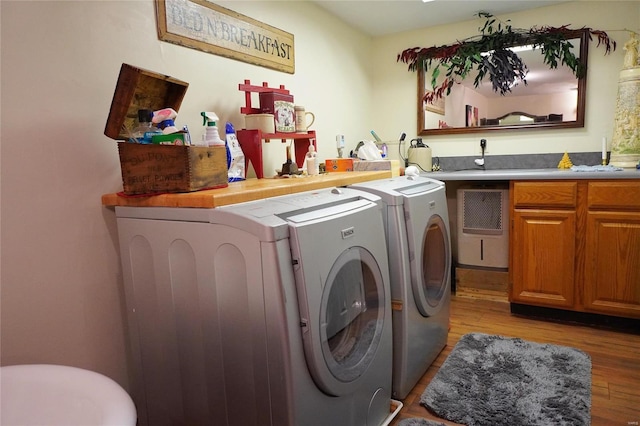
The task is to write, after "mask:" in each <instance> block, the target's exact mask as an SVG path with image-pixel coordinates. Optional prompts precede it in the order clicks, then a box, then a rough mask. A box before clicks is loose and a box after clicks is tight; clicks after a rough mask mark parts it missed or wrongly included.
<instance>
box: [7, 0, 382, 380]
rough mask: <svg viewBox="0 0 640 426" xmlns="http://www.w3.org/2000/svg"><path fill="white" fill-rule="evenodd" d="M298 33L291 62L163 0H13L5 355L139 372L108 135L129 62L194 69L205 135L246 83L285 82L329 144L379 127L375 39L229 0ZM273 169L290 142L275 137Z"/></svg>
mask: <svg viewBox="0 0 640 426" xmlns="http://www.w3.org/2000/svg"><path fill="white" fill-rule="evenodd" d="M218 4H220V5H223V6H226V7H228V8H231V9H233V10H235V11H236V12H239V13H243V14H245V15H247V16H250V17H252V18H254V19H257V20H259V21H261V22H264V23H266V24H269V25H271V26H274V27H276V28H279V29H282V30H284V31H287V32H290V33H292V34H293V35H294V37H295V55H296V64H295V65H296V72H295V74H293V75H291V74H286V73H282V72H278V71H273V70H269V69H267V68H263V67H259V66H255V65H251V64H247V63H244V62H239V61H235V60H231V59H227V58H223V57H220V56H215V55H212V54H208V53H204V52H200V51H197V50H193V49H188V48H184V47H180V46H176V45H173V44H168V43H165V42H161V41H159V40H158V38H157V32H156V21H155V10H154V2H153V1H151V0H144V1H111V0H108V1H79V2H75V1H74V2H72V1H43V2H35V1H28V2H23V1H2V2H0V8H1V9H0V11H1V16H2V26H1V29H2V39H3V41H4V42H3V44H2V99H1V102H2V112H3V115H2V166H1V167H2V201H3V203H2V248H3V249H4V250H3V253H2V283H1V285H2V289H1V290H2V306H1V313H2V321H1V324H2V333H1V334H2V342H1V349H2V358H1V362H2V364H3V365H7V364H16V363H36V362H37V363H60V364H68V365H74V366H78V367H82V368H88V369H92V370H95V371H99V372H102V373H105V374H107V375H109V376H110V377H113V378H114V379H115V380H117V381H118V382H119V383H121V384H123V385H124V386H128V383H127V370H126V366H127V363H126V340H125V325H124V321H123V309H124V301H123V292H122V277H121V270H120V265H119V259H118V248H117V244H118V240H117V233H116V228H115V217H114V212H113V210H111V209H107V208H104V207H102V205H101V201H100V197H101V195H102V194H105V193H111V192H117V191H120V190H121V189H122V183H121V176H120V163H119V160H118V153H117V146H116V142H114V141H113V140H111V139H109V138H107V137H106V136H104V135H103V132H104V126H105V122H106V119H107V115H108V112H109V107H110V105H111V99H112V96H113V91H114V88H115V84H116V80H117V77H118V72H119V70H120V66H121V64H122V63H123V62H124V63H128V64H132V65H135V66H138V67H141V68H145V69H149V70H152V71H156V72H159V73H164V74H167V75H171V76H173V77H176V78H178V79H181V80H184V81H186V82H189V84H190V85H189V89H188V91H187V94H186V96H185V98H184V101H183V103H182V107H181V108H180V111H179V116H178V120H177V123H178V125H180V126H182V125H183V124H187V125H188V126H189V127H190V129H191V130H192V132H193V133H194V134H195V136H196V137H198V136H199V134H198V132H200V131H201V129H202V127H201V124H202V123H201V121H200V120H201V117H200V111H205V110H213V111H215V112H217V113H218V115H219V116H220V117H221V118H222V119H223V120H231V121H232V122H233V123H234V124H235V125H236V127H237V128H241V127H242V125H243V120H242V117H241V115H240V107H241V106H243V105H244V93H243V92H240V91H239V90H238V84H240V83H242V82H243V81H244V79H249V80H251V82H252V83H255V84H258V85H259V84H262V82H267V83H269V85H270V86H275V87H278V86H279V85H280V84H284V85H285V86H286V88H288V89H289V90H290V91H291V93H292V94H293V95H294V99H295V101H296V103H301V104H302V105H304V106H306V108H307V110H309V111H313V112H314V113H315V116H316V122H315V124H314V126H313V128H314V129H316V131H317V132H318V144H319V154H320V156H321V157H322V158H325V157H329V156H335V155H336V150H335V135H336V134H337V133H338V132H342V133H343V134H345V136H346V140H347V142H348V143H350V144H352V147H355V142H354V141H357V140H359V139H360V138H365V137H367V135H368V132H369V130H370V129H369V124H370V117H371V108H370V105H371V103H372V98H371V93H372V88H373V85H372V78H371V67H370V62H369V58H370V49H371V39H370V38H368V37H366V36H364V35H362V34H360V33H357V32H355V31H354V30H352V29H351V28H349V27H348V26H346V25H344V24H343V23H341V22H339V21H336V19H335V18H333V17H332V16H330V15H328V14H327V13H326V12H325V11H324V10H322V9H320V8H318V7H317V6H315V5H314V4H312V3H308V2H289V1H287V2H264V1H257V2H255V1H254V2H240V1H234V2H226V3H223V2H218ZM265 151H266V155H267V160H266V161H267V163H268V164H267V166H265V170H267V171H268V173H271V174H273V173H275V172H274V169H275V168H276V167H279V166H281V165H282V163H283V162H284V161H285V159H286V158H285V144H282V143H280V142H279V141H278V142H271V143H270V144H269V145H268V146H266V148H265Z"/></svg>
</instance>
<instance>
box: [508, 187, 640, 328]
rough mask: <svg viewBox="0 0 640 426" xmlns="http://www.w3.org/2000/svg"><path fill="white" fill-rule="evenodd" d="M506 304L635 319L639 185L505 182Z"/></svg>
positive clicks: (639, 286) (639, 304)
mask: <svg viewBox="0 0 640 426" xmlns="http://www.w3.org/2000/svg"><path fill="white" fill-rule="evenodd" d="M510 199H511V220H512V221H511V225H512V232H511V237H510V239H511V255H510V268H509V273H510V301H511V302H514V303H521V304H527V305H535V306H543V307H551V308H560V309H566V310H573V311H583V312H592V313H600V314H607V315H614V316H622V317H629V318H640V181H635V180H621V181H588V180H575V181H512V182H511V196H510Z"/></svg>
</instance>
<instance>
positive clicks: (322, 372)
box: [116, 188, 393, 426]
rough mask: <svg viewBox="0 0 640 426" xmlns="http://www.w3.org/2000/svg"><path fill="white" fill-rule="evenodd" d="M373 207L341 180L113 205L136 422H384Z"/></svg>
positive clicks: (382, 305) (385, 319)
mask: <svg viewBox="0 0 640 426" xmlns="http://www.w3.org/2000/svg"><path fill="white" fill-rule="evenodd" d="M382 209H383V205H382V202H381V199H380V197H378V196H376V195H374V194H371V193H366V192H362V191H358V190H354V189H349V188H332V189H325V190H319V191H312V192H304V193H300V194H294V195H287V196H282V197H274V198H271V199H265V200H260V201H252V202H247V203H241V204H236V205H232V206H228V207H218V208H214V209H195V208H154V207H143V208H140V207H136V208H132V207H117V208H116V216H117V226H118V235H119V239H120V250H121V258H122V268H123V271H122V272H123V277H124V279H123V282H124V286H125V297H126V302H127V308H128V309H127V311H128V326H129V333H130V336H131V339H130V342H131V345H130V347H131V353H132V358H133V363H132V368H131V370H132V374H133V382H132V395H133V397H134V400H135V401H136V405H137V408H138V412H139V417H140V419H141V423H140V424H148V425H153V426H157V425H173V424H188V425H210V424H215V425H243V426H246V425H256V426H258V425H259V426H263V425H277V426H281V425H292V426H293V425H295V426H300V425H305V426H308V425H341V426H345V425H354V426H355V425H357V426H363V425H371V426H373V425H375V426H379V425H381V424H383V423H385V422H388V421H389V420H388V418H389V415H390V407H391V384H392V376H391V372H392V357H393V352H392V324H391V307H390V306H391V305H390V288H389V269H388V254H387V246H386V242H385V236H384V233H383V232H382V227H383V219H382V213H383V210H382Z"/></svg>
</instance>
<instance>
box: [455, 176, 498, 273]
mask: <svg viewBox="0 0 640 426" xmlns="http://www.w3.org/2000/svg"><path fill="white" fill-rule="evenodd" d="M457 195H458V196H457V198H458V211H457V223H458V226H457V231H458V238H457V240H458V246H457V256H458V258H457V261H458V264H461V265H469V266H482V267H488V268H507V267H508V266H509V201H508V200H509V190H508V189H499V188H495V187H494V188H460V189H458V192H457Z"/></svg>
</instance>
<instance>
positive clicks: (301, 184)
mask: <svg viewBox="0 0 640 426" xmlns="http://www.w3.org/2000/svg"><path fill="white" fill-rule="evenodd" d="M391 176H392V174H391V171H390V170H381V171H367V172H334V173H327V174H323V175H320V176H317V177H316V176H307V177H301V178H290V179H248V180H245V181H241V182H233V183H230V184H229V186H227V187H226V188H218V189H209V190H203V191H195V192H189V193H182V194H160V195H153V196H149V197H122V196H119V195H118V194H116V193H112V194H104V195H103V196H102V205H103V206H106V207H114V206H132V207H194V208H213V207H220V206H225V205H229V204H236V203H242V202H245V201H254V200H259V199H263V198H268V197H276V196H279V195H287V194H293V193H296V192H304V191H312V190H314V189H322V188H329V187H332V186H345V185H351V184H354V183H360V182H366V181H370V180H376V179H384V178H390V177H391Z"/></svg>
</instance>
